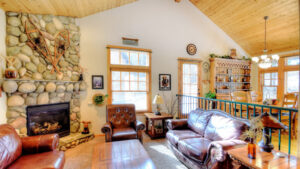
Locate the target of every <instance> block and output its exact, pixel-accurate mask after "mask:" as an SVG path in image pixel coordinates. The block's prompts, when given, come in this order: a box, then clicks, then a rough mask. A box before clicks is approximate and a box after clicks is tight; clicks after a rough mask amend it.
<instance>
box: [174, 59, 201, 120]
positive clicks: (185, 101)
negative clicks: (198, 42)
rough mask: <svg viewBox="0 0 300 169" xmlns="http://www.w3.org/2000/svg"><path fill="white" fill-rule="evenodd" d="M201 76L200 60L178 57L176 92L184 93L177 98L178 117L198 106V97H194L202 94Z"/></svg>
mask: <svg viewBox="0 0 300 169" xmlns="http://www.w3.org/2000/svg"><path fill="white" fill-rule="evenodd" d="M201 76H202V75H201V60H199V59H186V58H179V59H178V94H179V95H184V96H181V98H180V99H179V105H180V106H179V109H180V110H179V117H186V116H187V114H188V113H189V112H190V111H192V110H194V109H196V108H197V107H198V105H199V104H198V103H199V99H197V98H195V97H200V96H202V85H201ZM186 96H193V97H186Z"/></svg>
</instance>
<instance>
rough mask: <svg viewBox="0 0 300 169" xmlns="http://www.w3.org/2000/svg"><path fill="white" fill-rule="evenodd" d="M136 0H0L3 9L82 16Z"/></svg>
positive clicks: (0, 6)
mask: <svg viewBox="0 0 300 169" xmlns="http://www.w3.org/2000/svg"><path fill="white" fill-rule="evenodd" d="M135 1H136V0H0V8H2V9H4V10H5V11H13V12H24V13H33V14H52V15H60V16H72V17H84V16H88V15H91V14H94V13H97V12H102V11H105V10H108V9H112V8H116V7H119V6H122V5H126V4H128V3H131V2H135Z"/></svg>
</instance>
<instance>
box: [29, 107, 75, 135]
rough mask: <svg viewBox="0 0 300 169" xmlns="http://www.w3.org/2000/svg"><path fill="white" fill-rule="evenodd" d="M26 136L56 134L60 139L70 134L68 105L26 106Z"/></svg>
mask: <svg viewBox="0 0 300 169" xmlns="http://www.w3.org/2000/svg"><path fill="white" fill-rule="evenodd" d="M26 113H27V135H28V136H35V135H43V134H51V133H58V134H59V136H60V137H63V136H67V135H69V134H70V103H69V102H66V103H56V104H45V105H35V106H28V107H27V108H26Z"/></svg>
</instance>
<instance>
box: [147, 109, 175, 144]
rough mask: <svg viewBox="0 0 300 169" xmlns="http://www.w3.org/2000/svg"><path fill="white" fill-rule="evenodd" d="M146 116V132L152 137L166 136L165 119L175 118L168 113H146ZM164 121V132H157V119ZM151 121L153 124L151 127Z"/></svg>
mask: <svg viewBox="0 0 300 169" xmlns="http://www.w3.org/2000/svg"><path fill="white" fill-rule="evenodd" d="M145 116H146V133H147V134H148V135H149V136H150V138H151V139H154V138H163V137H165V136H166V132H167V127H166V125H165V120H167V119H173V116H172V115H170V114H167V113H161V115H155V114H154V113H145ZM158 120H161V121H162V132H160V133H157V132H156V130H155V126H154V124H155V121H158ZM149 123H151V126H150V127H149Z"/></svg>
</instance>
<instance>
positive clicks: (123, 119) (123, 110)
mask: <svg viewBox="0 0 300 169" xmlns="http://www.w3.org/2000/svg"><path fill="white" fill-rule="evenodd" d="M144 129H145V125H144V124H143V123H142V122H140V121H138V120H136V114H135V106H134V104H119V105H107V106H106V123H105V124H104V126H103V127H102V129H101V131H102V132H103V133H104V134H105V141H106V142H111V141H119V140H128V139H139V140H140V141H141V142H143V135H142V132H143V130H144Z"/></svg>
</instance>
